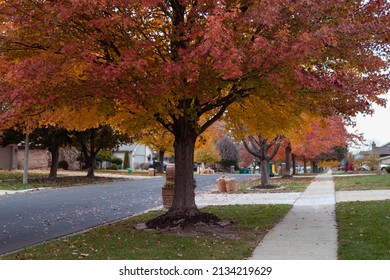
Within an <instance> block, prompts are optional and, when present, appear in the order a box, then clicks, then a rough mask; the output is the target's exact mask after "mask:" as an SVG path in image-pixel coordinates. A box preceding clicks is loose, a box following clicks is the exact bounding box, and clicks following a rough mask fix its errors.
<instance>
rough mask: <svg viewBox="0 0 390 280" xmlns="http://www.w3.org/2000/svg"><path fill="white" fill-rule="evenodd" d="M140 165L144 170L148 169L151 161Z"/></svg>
mask: <svg viewBox="0 0 390 280" xmlns="http://www.w3.org/2000/svg"><path fill="white" fill-rule="evenodd" d="M139 167H140V168H141V169H142V170H148V169H149V162H143V163H141V164H140V165H139Z"/></svg>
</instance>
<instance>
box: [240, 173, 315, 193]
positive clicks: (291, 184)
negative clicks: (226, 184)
mask: <svg viewBox="0 0 390 280" xmlns="http://www.w3.org/2000/svg"><path fill="white" fill-rule="evenodd" d="M313 179H314V177H313V178H310V177H309V178H308V177H299V176H297V177H292V178H288V179H281V178H270V183H271V184H272V185H279V186H281V187H282V188H280V189H271V190H256V189H251V188H253V187H255V186H258V185H259V184H260V179H256V180H253V181H249V182H242V183H239V184H238V187H237V191H238V193H250V192H303V191H304V190H305V189H306V187H307V186H308V185H309V184H310V183H311V181H312V180H313Z"/></svg>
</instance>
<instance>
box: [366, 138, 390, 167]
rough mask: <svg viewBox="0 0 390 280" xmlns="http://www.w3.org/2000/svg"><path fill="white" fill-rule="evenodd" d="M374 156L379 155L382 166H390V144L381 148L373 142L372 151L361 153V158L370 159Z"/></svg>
mask: <svg viewBox="0 0 390 280" xmlns="http://www.w3.org/2000/svg"><path fill="white" fill-rule="evenodd" d="M372 154H376V155H378V156H379V160H380V161H381V163H382V164H390V142H389V143H387V144H385V145H383V146H379V147H378V146H377V145H376V144H375V142H373V143H372V149H371V150H369V151H361V152H360V153H359V155H360V156H361V157H369V156H370V155H372Z"/></svg>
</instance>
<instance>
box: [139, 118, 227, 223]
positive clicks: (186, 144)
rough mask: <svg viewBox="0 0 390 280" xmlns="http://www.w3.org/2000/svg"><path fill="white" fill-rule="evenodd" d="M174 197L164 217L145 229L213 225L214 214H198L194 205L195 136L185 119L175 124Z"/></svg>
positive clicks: (214, 221)
mask: <svg viewBox="0 0 390 280" xmlns="http://www.w3.org/2000/svg"><path fill="white" fill-rule="evenodd" d="M175 128H176V129H175V133H174V134H175V143H174V149H175V194H174V197H173V203H172V207H171V208H170V209H169V210H168V213H166V214H165V215H162V216H159V217H157V218H155V219H153V220H150V221H148V222H147V223H146V226H147V227H148V228H166V227H178V226H181V227H185V226H189V225H194V224H196V223H198V222H202V223H212V224H215V223H217V222H219V221H220V219H219V218H218V217H216V216H215V215H213V214H208V213H201V212H200V211H199V209H198V207H197V206H196V204H195V187H196V183H195V178H194V171H193V168H194V150H195V142H196V138H197V136H198V135H197V133H196V132H195V129H194V128H193V127H192V126H191V123H189V121H188V120H187V119H185V118H183V119H181V120H180V122H179V120H178V123H176V125H175Z"/></svg>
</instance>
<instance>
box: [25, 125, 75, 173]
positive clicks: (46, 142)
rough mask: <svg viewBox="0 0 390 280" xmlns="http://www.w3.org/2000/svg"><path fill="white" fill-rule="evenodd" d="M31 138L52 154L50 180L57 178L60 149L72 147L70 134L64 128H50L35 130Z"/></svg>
mask: <svg viewBox="0 0 390 280" xmlns="http://www.w3.org/2000/svg"><path fill="white" fill-rule="evenodd" d="M30 137H31V141H32V142H33V143H34V144H38V145H40V147H41V148H45V149H48V151H49V152H50V154H51V163H50V172H49V178H56V177H57V170H58V160H59V156H60V148H61V147H64V146H66V145H70V144H71V142H72V140H71V137H70V135H69V132H68V131H67V130H66V129H64V128H59V127H53V126H48V127H41V128H37V129H35V130H34V131H33V133H32V135H31V136H30Z"/></svg>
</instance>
